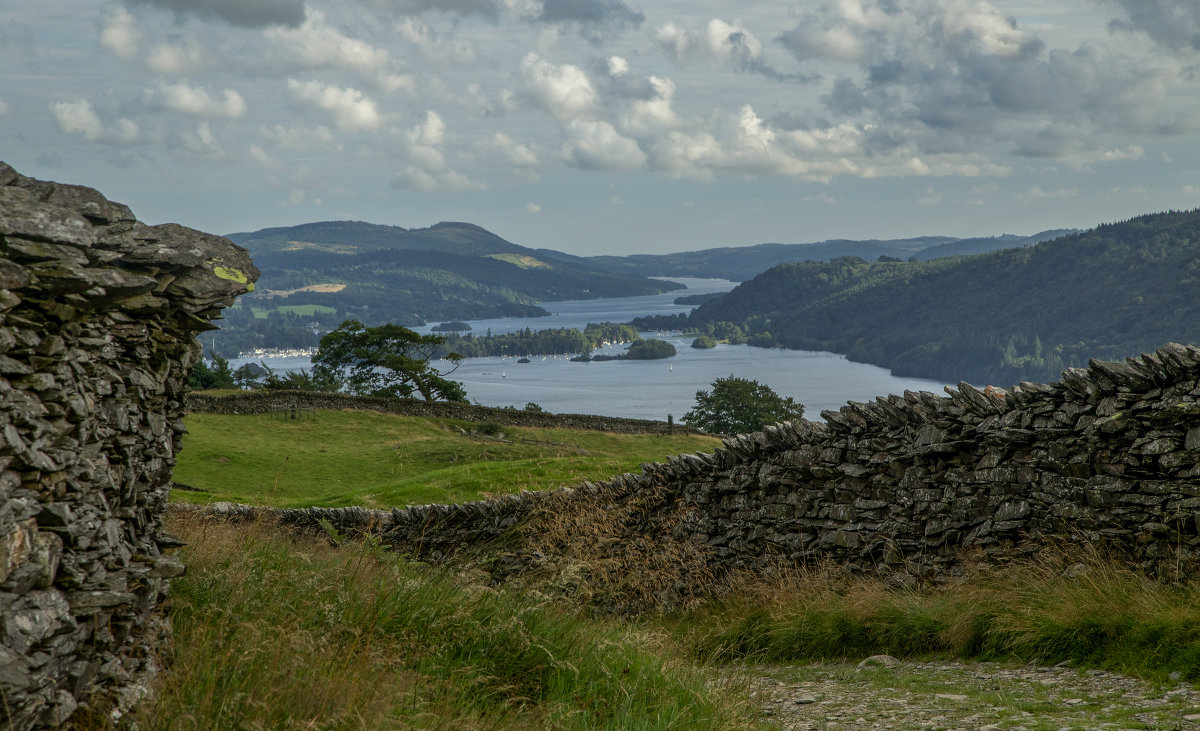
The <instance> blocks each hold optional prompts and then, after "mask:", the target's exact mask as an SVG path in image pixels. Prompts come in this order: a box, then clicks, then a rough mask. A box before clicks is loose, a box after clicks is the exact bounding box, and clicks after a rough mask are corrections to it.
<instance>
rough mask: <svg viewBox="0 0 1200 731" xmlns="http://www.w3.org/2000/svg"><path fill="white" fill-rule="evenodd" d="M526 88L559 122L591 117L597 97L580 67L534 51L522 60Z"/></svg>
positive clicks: (597, 100) (597, 101)
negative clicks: (550, 60) (544, 56)
mask: <svg viewBox="0 0 1200 731" xmlns="http://www.w3.org/2000/svg"><path fill="white" fill-rule="evenodd" d="M521 72H522V74H523V76H524V82H525V89H526V91H528V93H529V95H530V96H531V97H532V98H533V99H534V101H536V102H537V103H538V105H539V106H541V107H542V109H544V110H545V111H546V112H549V113H550V114H551V115H552V116H554V117H555V118H556V119H558V120H559V121H561V122H567V121H570V120H575V119H585V118H588V117H590V116H592V115H593V114H594V113H595V111H596V107H597V104H598V103H599V98H598V96H597V94H596V89H595V87H593V86H592V82H591V80H590V79H588V76H587V74H586V73H585V72H584V70H583V69H581V68H579V67H578V66H574V65H572V64H563V65H561V66H556V65H555V64H552V63H550V62H549V61H545V60H543V59H541V58H540V57H538V55H537V54H535V53H529V54H526V56H525V58H524V59H522V61H521Z"/></svg>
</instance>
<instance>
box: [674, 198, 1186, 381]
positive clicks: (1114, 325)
mask: <svg viewBox="0 0 1200 731" xmlns="http://www.w3.org/2000/svg"><path fill="white" fill-rule="evenodd" d="M1197 292H1200V210H1195V211H1186V212H1176V211H1172V212H1167V213H1159V214H1153V215H1147V216H1140V217H1138V218H1135V219H1132V220H1129V221H1124V222H1121V223H1114V224H1106V225H1103V226H1099V227H1097V228H1095V229H1093V230H1091V231H1087V232H1084V233H1080V234H1075V235H1071V236H1066V237H1063V238H1059V239H1055V240H1053V241H1047V242H1045V243H1041V244H1038V245H1036V246H1028V247H1023V248H1017V249H1007V250H1004V251H997V252H993V253H988V254H980V255H976V256H957V257H945V258H939V259H933V260H930V261H915V262H867V261H864V260H862V259H857V258H849V257H848V258H842V259H835V260H833V261H829V262H812V261H808V262H796V263H790V264H782V265H780V266H777V267H774V268H773V269H770V270H768V271H766V272H763V273H762V274H760V275H758V276H757V277H755V278H754V279H753V280H752V281H750V282H745V283H743V284H742V285H740V286H739V287H738V288H737V289H735V290H734V291H733V292H730V293H729V294H727V295H725V296H724V297H721V298H719V299H716V300H713V301H711V302H706V303H704V304H702V305H700V307H698V308H697V309H696V310H695V311H694V312H693V313H692V314H691V316H690V317H689V318H688V321H687V323H686V329H688V330H691V331H694V332H708V333H709V334H714V332H715V331H716V330H718V329H722V330H723V329H726V326H727V325H729V324H730V323H733V324H735V325H736V326H737V327H739V328H740V329H742V330H743V331H744V332H745V333H747V334H748V335H751V336H755V337H753V340H752V344H754V345H772V346H782V347H786V348H798V349H805V350H828V351H833V352H837V353H844V354H846V356H847V357H848V358H850V359H851V360H856V361H862V362H867V363H873V364H875V365H879V366H883V367H885V368H890V369H891V370H892V372H893V373H894V374H895V375H899V376H921V377H925V378H937V379H942V380H946V381H950V382H956V381H960V380H965V381H969V382H971V383H975V384H977V385H983V384H986V383H993V384H997V385H1002V386H1008V385H1011V384H1013V383H1016V382H1018V381H1021V380H1032V381H1050V380H1055V379H1057V378H1058V377H1059V374H1060V373H1061V371H1062V369H1063V368H1066V367H1071V366H1082V365H1086V363H1087V361H1088V359H1090V358H1100V359H1121V358H1125V357H1128V356H1132V355H1136V354H1138V353H1140V352H1145V351H1149V350H1153V349H1154V348H1157V347H1158V346H1160V345H1162V344H1163V343H1165V342H1169V341H1175V342H1183V343H1197V342H1200V297H1197ZM718 339H720V338H719V337H718Z"/></svg>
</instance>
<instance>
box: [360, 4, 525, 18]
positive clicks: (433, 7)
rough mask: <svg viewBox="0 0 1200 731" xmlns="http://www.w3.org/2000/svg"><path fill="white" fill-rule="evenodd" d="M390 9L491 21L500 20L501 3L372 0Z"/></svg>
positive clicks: (407, 13)
mask: <svg viewBox="0 0 1200 731" xmlns="http://www.w3.org/2000/svg"><path fill="white" fill-rule="evenodd" d="M374 2H375V4H376V5H381V6H383V7H385V8H388V9H390V10H393V11H396V12H398V13H401V14H406V15H420V14H422V13H445V14H449V15H460V16H463V17H469V16H474V17H479V18H483V19H485V20H489V21H491V22H493V23H495V22H497V21H499V20H500V12H501V10H502V9H503V7H504V6H503V3H502V2H500V0H374Z"/></svg>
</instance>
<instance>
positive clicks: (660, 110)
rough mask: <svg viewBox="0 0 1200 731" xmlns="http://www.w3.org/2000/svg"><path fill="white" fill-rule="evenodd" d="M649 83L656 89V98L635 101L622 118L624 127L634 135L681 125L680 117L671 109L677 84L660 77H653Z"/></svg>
mask: <svg viewBox="0 0 1200 731" xmlns="http://www.w3.org/2000/svg"><path fill="white" fill-rule="evenodd" d="M649 81H650V85H651V87H652V88H653V89H654V97H653V98H651V99H637V100H634V101H633V102H632V103H630V105H629V108H628V110H627V111H626V112H625V114H624V115H623V116H622V127H623V128H624V129H625V130H627V131H629V132H631V133H633V134H647V133H650V132H652V131H654V130H656V129H670V128H673V127H675V126H677V125H678V124H679V117H678V115H676V114H675V110H674V109H672V108H671V99H672V97H674V96H675V83H674V82H673V81H671V80H670V79H666V78H660V77H658V76H651V77H650V79H649Z"/></svg>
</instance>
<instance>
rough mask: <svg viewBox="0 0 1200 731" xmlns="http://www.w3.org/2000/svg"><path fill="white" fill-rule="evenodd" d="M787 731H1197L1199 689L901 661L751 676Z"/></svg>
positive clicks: (762, 670) (1102, 676)
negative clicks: (805, 730) (1077, 730)
mask: <svg viewBox="0 0 1200 731" xmlns="http://www.w3.org/2000/svg"><path fill="white" fill-rule="evenodd" d="M742 672H744V673H746V676H749V677H745V676H743V677H742V680H744V681H746V682H748V683H749V685H750V691H751V693H752V698H753V700H754V702H755V703H756V704H757V705H758V707H759V708H761V712H762V715H763V720H764V721H767V722H768V723H773V724H776V725H778V726H779V727H780V728H783V729H973V730H982V729H1014V730H1015V729H1030V730H1031V731H1032V730H1033V729H1039V730H1040V729H1055V730H1057V729H1198V730H1200V690H1198V689H1197V688H1196V687H1195V686H1194V685H1191V684H1183V683H1172V684H1168V685H1156V684H1153V683H1147V682H1145V681H1142V680H1137V679H1135V678H1129V677H1125V676H1122V675H1116V674H1114V673H1107V672H1103V671H1099V670H1086V671H1084V670H1074V669H1071V668H1065V667H1054V668H1047V667H1034V666H1025V667H1012V666H1008V665H1000V664H996V663H953V662H951V663H946V662H933V663H919V662H900V661H897V660H895V659H894V658H890V657H887V656H879V657H878V658H870V659H868V660H865V661H863V663H862V664H860V665H857V666H856V665H854V664H820V663H818V664H812V665H794V666H793V665H789V666H771V667H746V668H743V669H742V670H741V671H739V674H740V673H742Z"/></svg>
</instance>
